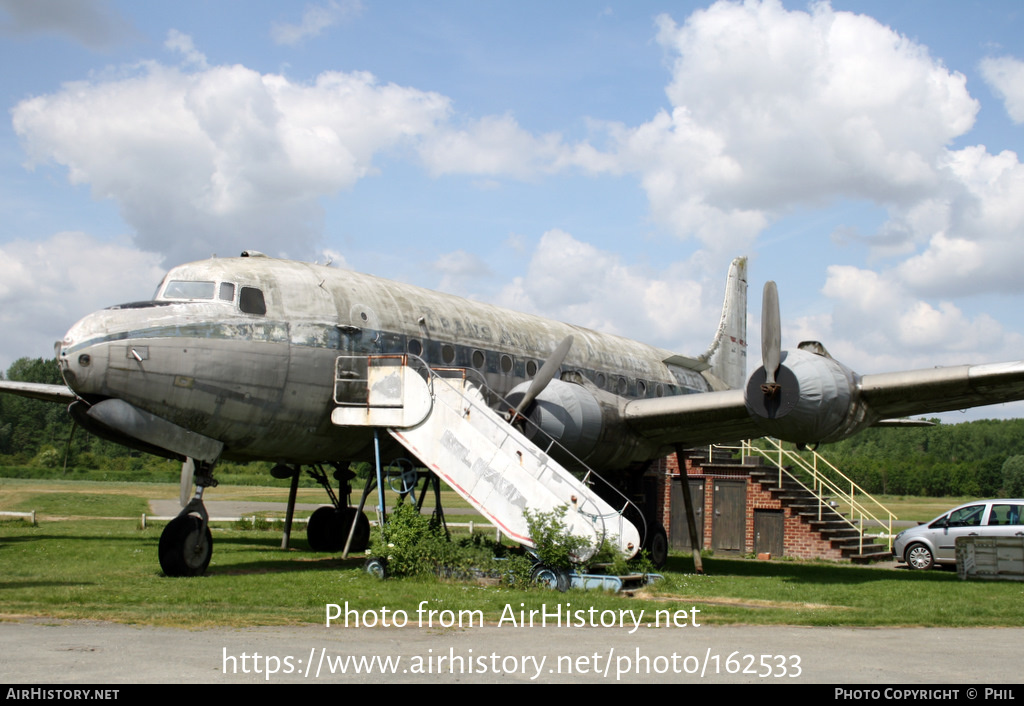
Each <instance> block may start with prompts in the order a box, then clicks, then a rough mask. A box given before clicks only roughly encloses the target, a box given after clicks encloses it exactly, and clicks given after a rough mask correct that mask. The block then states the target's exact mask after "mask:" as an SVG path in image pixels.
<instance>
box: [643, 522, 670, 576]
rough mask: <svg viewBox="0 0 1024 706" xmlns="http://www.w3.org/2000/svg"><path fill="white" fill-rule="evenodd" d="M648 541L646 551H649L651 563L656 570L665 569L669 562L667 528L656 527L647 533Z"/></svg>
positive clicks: (645, 544)
mask: <svg viewBox="0 0 1024 706" xmlns="http://www.w3.org/2000/svg"><path fill="white" fill-rule="evenodd" d="M646 540H647V541H645V542H644V549H646V550H647V555H648V556H649V557H650V559H651V563H652V564H654V568H655V569H660V568H662V567H664V566H665V562H666V561H668V534H667V533H666V532H665V528H664V527H662V526H661V525H660V524H658V525H655V526H654V527H653V528H652V529H651V531H650V532H648V533H647V537H646Z"/></svg>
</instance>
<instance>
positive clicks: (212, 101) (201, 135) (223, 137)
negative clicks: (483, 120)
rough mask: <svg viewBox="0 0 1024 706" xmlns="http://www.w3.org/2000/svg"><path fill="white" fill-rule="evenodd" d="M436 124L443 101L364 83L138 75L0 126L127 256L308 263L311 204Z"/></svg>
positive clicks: (314, 229) (60, 99)
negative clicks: (84, 191)
mask: <svg viewBox="0 0 1024 706" xmlns="http://www.w3.org/2000/svg"><path fill="white" fill-rule="evenodd" d="M176 42H177V44H178V45H179V46H180V47H183V48H185V49H186V50H187V51H193V50H194V47H192V46H191V43H190V42H187V43H182V38H181V37H180V36H179V37H177V39H176ZM448 113H449V105H448V100H447V99H445V98H444V97H443V96H440V95H438V94H436V93H427V92H423V91H417V90H415V89H410V88H403V87H400V86H395V85H391V84H388V85H382V84H379V83H378V82H377V81H376V79H375V78H374V77H373V76H371V75H369V74H366V73H340V72H326V73H323V74H321V75H320V76H318V77H317V78H316V80H315V81H314V82H313V83H309V84H305V83H297V82H293V81H290V80H288V79H287V78H284V77H283V76H278V75H272V74H260V73H258V72H255V71H252V70H250V69H247V68H245V67H242V66H218V67H212V68H206V69H202V70H198V71H195V72H191V73H188V72H184V71H181V70H179V69H176V68H168V67H164V66H160V65H157V64H152V63H151V64H147V65H145V66H143V67H142V68H141V70H139V71H138V72H136V73H134V74H132V75H128V76H122V77H119V78H116V79H110V80H98V81H92V82H84V81H83V82H77V83H71V84H66V85H65V86H64V87H63V88H62V89H61V90H59V91H57V92H55V93H52V94H50V95H44V96H38V97H35V98H31V99H28V100H25V101H22V102H21V103H19V104H18V105H17V106H15V108H14V110H13V123H14V129H15V131H16V132H17V134H18V135H19V136H20V137H21V139H22V141H23V143H24V145H25V147H26V149H27V151H28V153H29V156H30V159H31V164H32V165H37V164H42V163H47V162H55V163H57V164H60V165H64V166H65V167H67V169H68V174H69V178H70V180H71V181H72V182H73V183H76V184H89V185H90V187H91V189H92V193H93V195H94V197H95V198H98V199H104V198H110V199H113V200H115V201H116V202H117V203H118V205H119V207H120V209H121V213H122V215H123V217H124V218H125V220H126V221H127V222H128V223H129V224H131V226H132V227H133V228H134V229H135V231H136V233H137V236H136V241H137V244H138V245H139V247H141V248H143V249H146V250H150V251H154V252H160V253H163V254H164V255H165V256H167V257H168V258H169V259H170V260H171V261H181V260H186V259H194V258H197V257H205V256H208V255H210V254H211V252H219V253H220V254H234V253H236V252H238V251H241V250H242V249H245V248H255V249H259V250H263V251H266V252H268V253H271V254H276V253H279V252H282V251H285V250H287V251H289V252H290V253H292V254H293V255H295V256H308V255H309V254H311V253H312V252H314V250H315V246H316V241H317V239H318V238H319V235H320V234H319V228H318V222H319V218H320V207H319V204H318V203H317V200H318V199H319V198H320V197H322V196H325V195H330V194H334V193H336V192H337V191H339V190H341V189H345V188H349V187H351V186H352V185H353V184H354V183H355V182H356V181H357V180H358V179H360V178H362V177H364V176H365V175H367V174H369V173H371V172H372V170H373V159H374V156H375V155H376V154H378V153H379V152H381V151H382V150H388V149H392V148H396V147H398V146H400V145H402V144H403V143H404V142H406V141H409V140H412V139H414V138H417V137H419V136H422V135H424V134H427V133H429V132H430V131H432V130H433V129H434V126H435V125H436V124H437V123H438V122H440V121H443V120H445V119H446V118H447V115H448Z"/></svg>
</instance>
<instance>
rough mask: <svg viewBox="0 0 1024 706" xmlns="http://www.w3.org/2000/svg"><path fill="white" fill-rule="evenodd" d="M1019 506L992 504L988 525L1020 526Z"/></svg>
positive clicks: (1020, 513)
mask: <svg viewBox="0 0 1024 706" xmlns="http://www.w3.org/2000/svg"><path fill="white" fill-rule="evenodd" d="M1022 514H1024V513H1022V512H1021V506H1020V505H1016V504H1010V503H994V504H993V505H992V512H990V513H989V516H988V524H989V525H1019V524H1021V515H1022Z"/></svg>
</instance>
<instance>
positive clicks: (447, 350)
mask: <svg viewBox="0 0 1024 706" xmlns="http://www.w3.org/2000/svg"><path fill="white" fill-rule="evenodd" d="M441 360H443V361H444V363H445V365H451V364H452V363H454V362H455V348H454V347H453V346H452V345H451V344H448V343H446V344H444V345H443V346H441Z"/></svg>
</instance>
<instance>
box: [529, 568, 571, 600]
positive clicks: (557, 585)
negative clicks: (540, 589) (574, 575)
mask: <svg viewBox="0 0 1024 706" xmlns="http://www.w3.org/2000/svg"><path fill="white" fill-rule="evenodd" d="M530 581H531V582H533V583H535V584H537V585H538V586H546V587H548V588H554V589H556V590H558V591H560V592H561V593H565V592H566V591H568V590H569V583H570V581H569V572H568V571H566V570H565V569H556V568H555V567H553V566H548V565H547V564H536V565H535V566H534V567H533V571H531V572H530Z"/></svg>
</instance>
